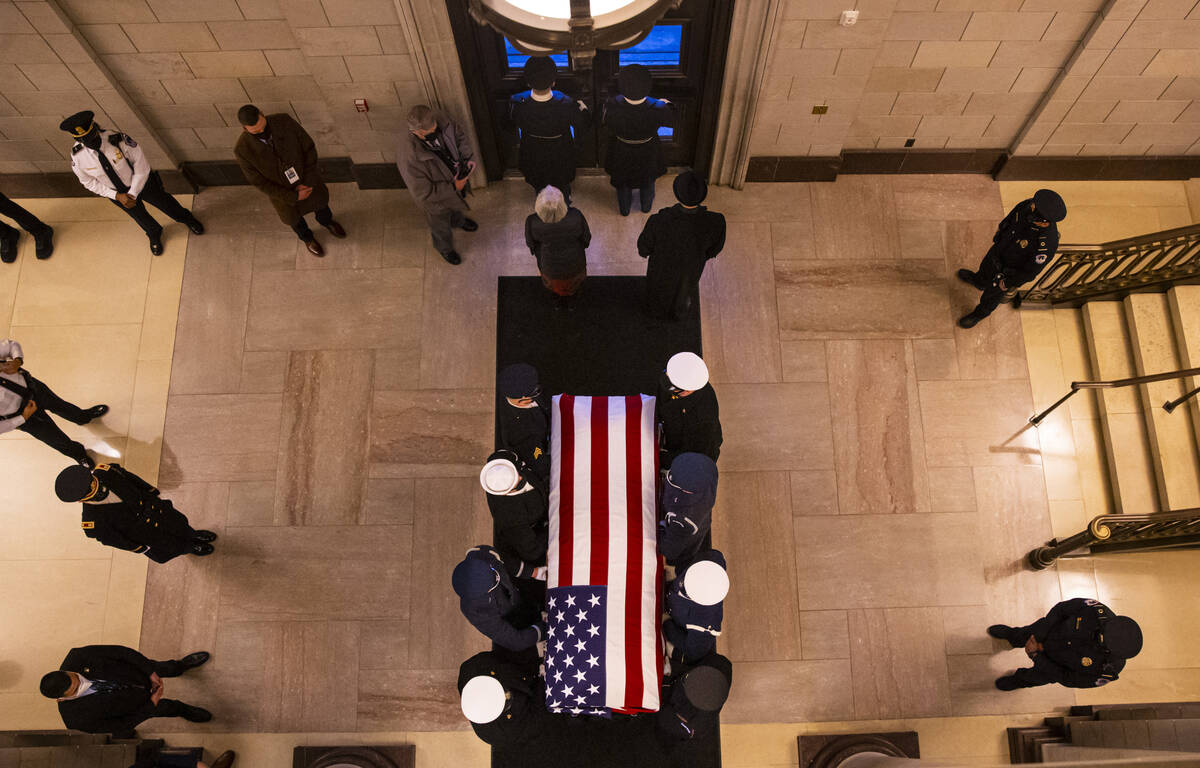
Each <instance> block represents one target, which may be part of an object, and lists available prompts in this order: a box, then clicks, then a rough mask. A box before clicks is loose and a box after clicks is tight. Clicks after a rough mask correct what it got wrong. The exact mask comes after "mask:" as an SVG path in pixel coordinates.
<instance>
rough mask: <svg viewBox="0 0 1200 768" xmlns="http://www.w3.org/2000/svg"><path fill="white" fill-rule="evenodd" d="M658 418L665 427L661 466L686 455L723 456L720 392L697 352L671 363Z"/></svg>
mask: <svg viewBox="0 0 1200 768" xmlns="http://www.w3.org/2000/svg"><path fill="white" fill-rule="evenodd" d="M654 402H655V408H656V415H655V419H656V420H657V421H658V423H659V425H660V426H661V428H662V432H661V433H660V435H661V436H660V439H659V443H658V450H659V466H662V467H669V466H671V462H673V461H674V460H675V457H676V456H678V455H679V454H681V453H684V452H688V451H690V452H693V453H703V454H704V455H705V456H707V457H708V458H710V459H712V460H713V461H716V460H717V457H718V456H720V455H721V442H722V436H721V412H720V408H719V407H718V406H717V393H716V392H714V391H713V388H712V384H709V382H708V366H707V365H705V364H704V360H702V359H701V358H700V356H699V355H697V354H696V353H695V352H680V353H678V354H675V355H672V356H671V359H670V360H668V361H667V369H666V371H664V372H663V375H662V376H660V377H659V381H658V394H657V397H656V398H655V401H654Z"/></svg>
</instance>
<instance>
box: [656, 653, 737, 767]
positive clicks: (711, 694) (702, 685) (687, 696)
mask: <svg viewBox="0 0 1200 768" xmlns="http://www.w3.org/2000/svg"><path fill="white" fill-rule="evenodd" d="M732 682H733V664H731V663H730V661H729V659H727V658H725V657H724V656H722V655H721V654H719V653H713V654H710V655H708V656H706V657H705V658H704V659H702V660H701V661H699V662H698V663H697V664H696V665H695V666H694V667H692V668H690V669H688V670H687V671H686V672H684V673H683V674H682V675H678V676H676V677H674V678H672V679H669V680H667V681H666V683H665V684H664V685H663V692H662V701H663V705H662V708H661V709H659V710H658V712H657V714H655V716H654V719H655V723H656V725H657V726H658V737H659V739H660V740H661V741H663V742H665V743H666V745H668V747H669V746H672V745H677V744H679V743H680V742H684V741H691V740H693V739H701V738H706V737H708V736H710V735H712V734H713V733H714V732H715V731H716V730H717V728H718V727H719V726H720V724H721V707H723V706H725V700H726V699H728V698H729V686H730V685H731V684H732Z"/></svg>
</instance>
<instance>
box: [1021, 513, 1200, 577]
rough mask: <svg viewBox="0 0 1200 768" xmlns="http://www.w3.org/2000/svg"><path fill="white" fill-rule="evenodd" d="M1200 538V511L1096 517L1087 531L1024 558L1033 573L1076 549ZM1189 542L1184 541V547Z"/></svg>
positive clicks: (1036, 550) (1051, 542)
mask: <svg viewBox="0 0 1200 768" xmlns="http://www.w3.org/2000/svg"><path fill="white" fill-rule="evenodd" d="M1197 535H1200V509H1181V510H1177V511H1174V512H1153V513H1149V514H1140V515H1100V516H1099V517H1094V518H1092V520H1091V521H1090V522H1089V523H1088V525H1087V528H1086V529H1084V530H1082V531H1080V532H1079V533H1077V534H1075V535H1074V536H1069V537H1067V538H1065V539H1063V540H1062V541H1059V540H1058V539H1052V540H1050V541H1048V542H1047V543H1046V544H1045V546H1041V547H1038V548H1037V549H1035V550H1033V551H1031V552H1030V553H1029V554H1028V555H1026V556H1025V560H1026V562H1028V563H1029V565H1030V567H1032V568H1033V569H1034V570H1039V571H1040V570H1042V569H1044V568H1049V567H1050V566H1051V565H1053V564H1054V561H1055V560H1057V559H1058V558H1060V557H1062V556H1063V555H1066V554H1068V553H1071V552H1074V551H1075V550H1077V549H1083V548H1084V547H1090V546H1092V545H1094V544H1105V543H1116V542H1120V541H1142V542H1146V543H1150V542H1155V541H1158V542H1162V541H1164V540H1168V539H1171V538H1172V537H1176V538H1180V537H1183V536H1188V537H1195V536H1197ZM1190 541H1191V539H1186V540H1185V543H1187V542H1190Z"/></svg>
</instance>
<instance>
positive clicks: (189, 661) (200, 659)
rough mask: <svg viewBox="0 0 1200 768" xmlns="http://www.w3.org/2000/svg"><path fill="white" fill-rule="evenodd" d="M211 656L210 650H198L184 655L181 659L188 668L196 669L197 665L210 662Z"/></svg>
mask: <svg viewBox="0 0 1200 768" xmlns="http://www.w3.org/2000/svg"><path fill="white" fill-rule="evenodd" d="M210 658H212V656H211V655H209V653H208V651H196V652H195V653H189V654H188V655H187V656H184V657H183V658H182V659H180V661H181V662H183V665H184V666H185V667H187V668H188V669H195V668H196V667H199V666H201V665H203V664H206V663H208V660H209V659H210Z"/></svg>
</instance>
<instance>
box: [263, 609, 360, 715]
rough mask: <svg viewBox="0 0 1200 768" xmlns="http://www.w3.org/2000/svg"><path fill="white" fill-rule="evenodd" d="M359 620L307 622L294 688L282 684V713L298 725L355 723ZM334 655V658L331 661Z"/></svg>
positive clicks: (358, 685) (358, 682)
mask: <svg viewBox="0 0 1200 768" xmlns="http://www.w3.org/2000/svg"><path fill="white" fill-rule="evenodd" d="M359 626H360V624H359V623H358V622H354V621H321V622H315V621H314V622H305V623H304V625H303V632H304V646H303V652H302V654H301V656H300V657H299V658H298V659H297V658H293V660H292V663H291V664H289V665H288V666H293V665H295V664H296V663H297V662H299V664H301V665H302V669H301V671H300V685H299V687H298V688H295V689H293V688H290V687H289V688H285V689H284V691H283V696H282V702H281V714H280V719H281V721H282V723H286V724H287V726H288V727H289V728H296V730H300V731H316V730H330V731H352V730H355V728H356V727H357V725H358V693H359V688H360V685H361V680H360V676H359V664H358V650H359ZM333 660H336V662H335V663H330V662H331V661H333Z"/></svg>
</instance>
